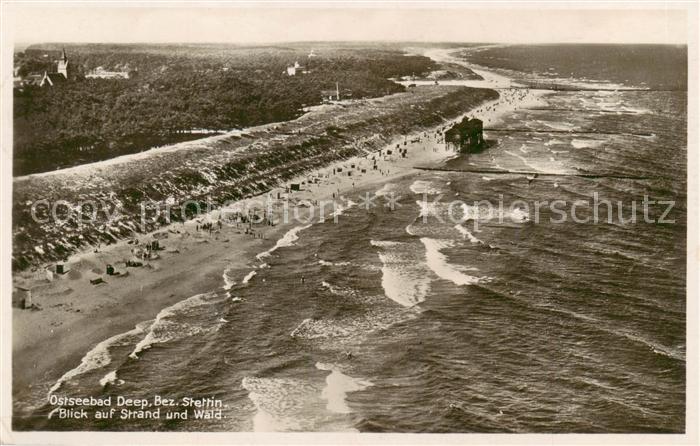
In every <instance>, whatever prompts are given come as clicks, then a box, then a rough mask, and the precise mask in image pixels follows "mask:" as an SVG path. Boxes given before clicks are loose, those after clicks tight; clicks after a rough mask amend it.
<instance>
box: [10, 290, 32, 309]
mask: <svg viewBox="0 0 700 446" xmlns="http://www.w3.org/2000/svg"><path fill="white" fill-rule="evenodd" d="M12 306H14V307H18V308H23V309H28V308H31V307H32V290H31V289H30V288H25V287H22V286H17V287H15V291H14V293H12Z"/></svg>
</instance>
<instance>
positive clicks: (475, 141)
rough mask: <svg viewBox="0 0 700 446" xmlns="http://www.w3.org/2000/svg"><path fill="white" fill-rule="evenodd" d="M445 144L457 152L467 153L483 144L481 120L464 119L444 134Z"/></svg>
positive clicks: (482, 124)
mask: <svg viewBox="0 0 700 446" xmlns="http://www.w3.org/2000/svg"><path fill="white" fill-rule="evenodd" d="M445 144H447V147H448V148H452V149H453V150H456V151H458V152H462V153H469V152H474V151H477V150H479V149H481V147H482V146H483V144H484V123H483V121H481V119H476V118H472V119H469V118H467V117H465V118H464V119H462V121H461V122H459V123H458V124H455V125H453V126H452V127H451V128H450V129H448V130H447V131H446V132H445Z"/></svg>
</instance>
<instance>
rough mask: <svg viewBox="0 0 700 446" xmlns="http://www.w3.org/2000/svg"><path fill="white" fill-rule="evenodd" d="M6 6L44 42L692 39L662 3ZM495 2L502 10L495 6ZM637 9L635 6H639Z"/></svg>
mask: <svg viewBox="0 0 700 446" xmlns="http://www.w3.org/2000/svg"><path fill="white" fill-rule="evenodd" d="M203 5H204V6H200V7H193V4H191V3H189V4H187V3H179V4H177V3H176V4H172V3H171V4H169V5H165V4H162V3H161V4H158V5H155V6H154V4H153V3H151V4H150V6H143V5H142V6H137V5H135V4H133V3H132V4H131V5H123V4H122V5H116V4H114V3H111V4H104V5H103V6H100V5H98V4H96V3H82V4H76V3H73V4H64V5H56V4H53V5H47V4H41V3H11V4H9V5H8V4H7V3H5V5H4V6H5V8H4V13H5V14H4V16H5V19H7V20H9V22H7V23H3V25H5V33H6V35H5V37H6V38H9V39H10V40H11V41H13V42H16V43H18V44H31V43H39V42H96V43H103V42H105V43H106V42H109V43H116V42H124V43H130V42H149V43H150V42H158V43H164V42H183V43H190V42H223V43H267V42H285V41H287V42H288V41H329V40H330V41H332V40H342V41H353V40H379V41H435V42H437V41H441V42H508V43H512V42H516V43H544V42H578V43H589V42H590V43H608V42H609V43H674V44H676V43H686V41H687V21H686V11H685V10H683V9H678V7H676V9H670V8H665V7H664V6H663V5H658V4H657V5H650V4H648V5H645V6H644V8H651V9H637V8H638V7H636V8H635V7H633V6H632V5H633V4H626V5H625V4H617V5H613V7H614V8H615V9H600V8H601V5H600V4H597V6H596V5H593V6H595V8H596V9H591V6H584V7H585V8H588V9H580V8H582V7H581V6H579V7H578V8H579V9H570V8H569V7H565V6H564V5H563V4H558V5H557V4H551V3H550V4H545V5H543V4H540V5H539V8H535V7H534V6H536V5H532V4H530V5H523V4H514V3H509V4H504V3H491V4H473V3H472V4H454V3H451V4H450V3H442V4H432V5H428V4H425V3H412V4H406V3H403V4H396V3H393V4H392V3H383V4H379V5H376V4H375V5H374V6H373V5H370V4H368V3H361V4H360V6H352V4H348V3H345V4H336V5H330V4H325V6H323V5H318V4H317V5H311V4H308V3H307V4H301V6H300V5H298V4H297V6H296V7H294V6H293V5H291V4H289V3H287V4H284V3H283V4H280V3H276V4H271V3H268V4H264V5H262V6H261V5H260V4H258V5H257V6H254V7H250V5H248V6H245V5H241V4H239V5H232V4H222V3H216V4H214V3H207V4H203ZM494 5H495V6H494ZM633 8H634V9H633Z"/></svg>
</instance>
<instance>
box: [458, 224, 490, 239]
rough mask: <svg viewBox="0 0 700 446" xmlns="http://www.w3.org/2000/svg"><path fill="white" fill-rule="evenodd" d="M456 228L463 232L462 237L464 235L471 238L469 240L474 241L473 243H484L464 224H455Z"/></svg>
mask: <svg viewBox="0 0 700 446" xmlns="http://www.w3.org/2000/svg"><path fill="white" fill-rule="evenodd" d="M455 229H456V230H457V231H458V232H459V233H460V234H462V237H463V238H466V239H469V241H470V242H472V243H484V242H482V241H481V240H479V239H478V238H476V237H474V234H472V233H471V232H469V229H467V228H465V227H464V226H462V225H460V224H456V225H455Z"/></svg>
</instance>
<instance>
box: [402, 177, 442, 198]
mask: <svg viewBox="0 0 700 446" xmlns="http://www.w3.org/2000/svg"><path fill="white" fill-rule="evenodd" d="M409 189H411V192H413V193H414V194H428V195H434V194H439V193H440V192H442V191H441V190H440V189H439V188H438V187H436V186H435V184H434V183H433V182H431V181H425V180H416V181H414V182H413V184H411V186H409Z"/></svg>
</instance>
